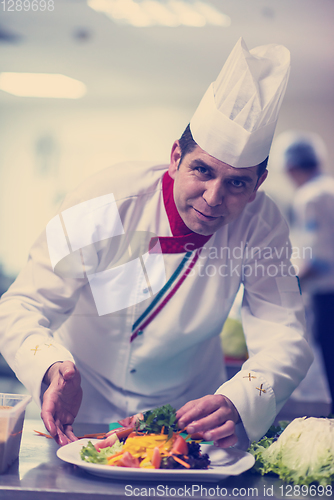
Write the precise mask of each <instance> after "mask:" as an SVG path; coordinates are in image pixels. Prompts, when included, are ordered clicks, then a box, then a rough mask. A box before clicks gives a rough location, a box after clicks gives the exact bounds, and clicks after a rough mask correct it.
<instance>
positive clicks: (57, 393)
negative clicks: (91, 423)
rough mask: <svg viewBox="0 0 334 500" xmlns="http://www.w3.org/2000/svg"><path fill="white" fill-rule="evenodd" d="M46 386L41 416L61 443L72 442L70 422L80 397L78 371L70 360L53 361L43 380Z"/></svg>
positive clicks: (50, 431)
mask: <svg viewBox="0 0 334 500" xmlns="http://www.w3.org/2000/svg"><path fill="white" fill-rule="evenodd" d="M43 381H44V382H45V383H46V384H48V385H49V387H48V389H47V390H46V391H45V393H44V396H43V404H42V412H41V417H42V419H43V422H44V425H45V427H46V429H47V430H48V431H49V433H50V434H51V436H52V437H53V438H54V439H55V440H56V442H57V443H58V444H60V445H61V446H63V445H65V444H68V443H70V442H71V441H75V440H76V439H77V438H76V437H75V435H74V434H73V428H72V424H73V421H74V419H75V417H76V415H77V413H78V411H79V408H80V404H81V400H82V389H81V386H80V382H81V377H80V373H79V371H78V370H77V368H76V367H75V365H74V364H73V363H72V361H64V362H63V363H62V362H57V363H54V364H53V365H52V366H50V368H49V369H48V371H47V372H46V374H45V376H44V380H43Z"/></svg>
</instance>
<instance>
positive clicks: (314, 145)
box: [277, 130, 334, 412]
mask: <svg viewBox="0 0 334 500" xmlns="http://www.w3.org/2000/svg"><path fill="white" fill-rule="evenodd" d="M277 141H278V143H279V148H280V150H281V153H280V156H281V162H282V163H283V168H284V171H285V173H286V175H288V176H289V177H290V179H291V180H292V182H293V183H294V184H295V186H296V188H297V189H296V192H295V196H294V198H293V202H292V221H291V226H292V229H293V241H294V244H295V245H296V251H295V252H294V253H295V254H296V257H297V258H296V262H297V265H298V267H299V268H300V273H299V274H300V283H301V287H302V290H303V293H304V299H305V301H306V303H307V305H308V307H307V312H308V314H307V320H308V321H307V323H308V327H309V330H310V334H311V335H312V341H314V340H315V342H316V344H315V345H314V352H315V362H314V363H313V365H312V367H311V369H310V372H309V375H308V376H307V377H306V379H305V381H304V383H305V384H306V383H307V381H308V382H309V383H308V391H307V392H308V398H310V397H311V396H312V392H313V398H316V401H320V400H324V401H326V400H328V398H329V391H328V389H327V387H326V384H324V385H323V386H322V387H321V381H322V380H323V375H324V371H323V363H322V360H323V361H324V368H325V376H326V375H327V380H328V384H329V389H330V394H331V399H332V412H333V410H334V369H333V356H334V336H333V334H332V330H333V323H334V313H333V311H334V252H333V248H334V179H333V177H331V176H330V175H328V174H325V173H324V167H325V164H326V161H327V149H326V145H325V143H324V141H323V140H322V138H321V137H320V136H319V135H318V134H316V133H314V132H306V131H298V130H289V131H286V132H285V133H283V134H281V135H280V136H279V137H278V139H277ZM317 346H320V348H321V352H322V354H321V355H320V356H321V357H319V356H318V355H317V349H318V348H317ZM321 358H322V359H321ZM311 377H312V379H311ZM305 384H301V387H300V390H302V389H303V386H304V385H305ZM312 389H313V391H312ZM305 392H306V391H305Z"/></svg>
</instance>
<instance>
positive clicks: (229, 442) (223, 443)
mask: <svg viewBox="0 0 334 500" xmlns="http://www.w3.org/2000/svg"><path fill="white" fill-rule="evenodd" d="M237 441H238V438H237V436H236V435H235V434H234V435H233V436H228V437H226V438H223V439H219V440H218V441H215V446H218V447H219V448H229V447H230V446H234V445H235V444H237Z"/></svg>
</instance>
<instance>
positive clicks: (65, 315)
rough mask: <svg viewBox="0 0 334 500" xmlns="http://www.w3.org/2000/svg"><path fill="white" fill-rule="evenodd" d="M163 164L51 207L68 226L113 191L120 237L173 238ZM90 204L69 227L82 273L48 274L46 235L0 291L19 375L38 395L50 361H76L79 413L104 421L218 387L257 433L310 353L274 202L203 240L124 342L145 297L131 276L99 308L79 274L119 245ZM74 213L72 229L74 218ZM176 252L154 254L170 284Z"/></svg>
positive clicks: (114, 175) (106, 180) (97, 184)
mask: <svg viewBox="0 0 334 500" xmlns="http://www.w3.org/2000/svg"><path fill="white" fill-rule="evenodd" d="M166 168H167V167H166V165H162V166H153V165H151V164H148V163H128V164H122V165H118V166H116V167H113V168H109V169H106V170H103V171H101V172H99V173H98V174H96V175H95V176H94V177H92V178H90V179H89V180H87V181H86V182H84V183H83V184H82V185H81V186H79V187H78V188H77V189H76V190H75V191H74V192H73V193H72V194H71V195H69V196H68V197H67V199H66V200H65V202H64V204H63V206H62V207H61V210H60V213H61V215H62V222H61V221H60V222H61V224H62V226H61V227H62V228H64V226H65V228H67V229H68V228H69V225H70V224H69V225H68V226H66V224H67V223H68V218H67V219H66V217H67V214H68V213H70V212H66V210H68V209H70V208H73V207H74V208H75V210H76V207H82V206H84V205H81V204H84V203H86V202H87V201H89V200H97V199H98V200H102V205H103V200H107V199H108V195H110V194H112V195H113V198H114V199H115V202H116V205H117V209H118V213H119V216H120V220H121V224H122V227H123V229H124V233H125V234H130V233H131V232H140V231H142V232H144V233H145V232H146V233H147V232H149V233H152V234H155V235H158V236H172V233H171V229H170V226H169V221H168V218H167V214H166V210H165V207H164V203H163V195H162V175H163V174H164V172H165V171H166ZM105 196H106V198H104V197H105ZM94 203H95V202H94ZM94 203H93V205H89V206H91V207H93V208H92V209H91V213H90V214H88V217H86V218H85V220H84V223H83V227H79V229H78V230H79V233H80V231H81V233H80V234H83V233H82V231H83V232H85V231H86V233H87V234H88V233H89V235H88V236H89V237H88V240H87V241H92V242H93V243H92V244H91V245H90V247H89V248H90V252H89V255H88V257H87V256H85V254H84V252H82V251H81V249H78V250H77V255H78V253H80V252H82V253H81V254H80V257H81V259H82V260H83V261H84V266H85V267H84V274H83V275H82V274H81V271H80V270H79V268H80V265H79V266H78V261H77V260H75V259H74V261H73V263H72V264H70V265H69V266H68V273H71V272H72V277H68V273H66V269H65V271H64V270H61V271H60V272H58V273H57V267H56V268H55V270H56V272H54V271H53V269H52V266H51V263H50V259H51V260H52V259H53V260H54V259H55V255H54V252H53V253H52V251H51V250H52V249H51V250H50V245H49V248H48V244H47V241H46V234H45V233H43V234H42V235H41V236H40V237H39V239H38V240H37V241H36V243H35V244H34V246H33V247H32V249H31V252H30V256H29V261H28V263H27V265H26V267H25V268H24V269H23V270H22V272H21V273H20V275H19V276H18V278H17V280H16V282H15V283H14V284H13V285H12V286H11V288H10V289H9V290H8V292H7V293H6V294H5V295H4V296H3V298H2V301H1V307H0V332H1V333H0V335H1V337H0V349H1V352H2V353H3V355H4V357H5V359H6V360H7V362H8V363H9V364H10V366H11V367H12V368H13V370H14V371H15V373H16V375H17V377H18V378H19V379H20V380H21V381H22V383H23V384H24V385H25V386H26V387H27V389H28V390H29V392H30V393H31V394H32V395H33V396H34V399H35V400H36V401H40V397H41V383H42V380H43V377H44V374H45V372H46V370H47V369H48V368H49V366H50V365H51V364H52V363H54V362H56V361H65V360H73V361H74V362H75V363H76V365H77V367H78V369H79V371H80V373H81V375H82V387H83V393H84V395H83V402H82V405H81V408H80V411H79V414H78V417H77V421H90V422H110V421H113V420H116V419H118V418H121V417H124V416H126V415H131V414H134V413H137V412H138V411H143V410H146V409H148V408H150V407H154V406H158V405H161V404H165V403H167V402H168V403H170V404H172V405H173V406H174V407H176V408H178V407H180V406H181V405H183V404H184V403H186V402H187V401H189V400H191V399H195V398H198V397H202V396H204V395H206V394H212V393H215V392H217V393H219V394H224V395H225V396H227V397H228V398H229V399H230V400H231V401H232V402H233V403H234V405H235V406H236V408H237V410H238V412H239V414H240V417H241V420H242V423H243V426H244V429H245V430H246V433H247V435H248V437H249V439H251V440H255V439H259V438H260V437H261V436H262V435H263V434H264V433H265V432H266V431H267V429H268V427H269V426H270V425H271V423H272V422H273V420H274V418H275V416H276V413H277V412H278V411H279V410H280V408H281V407H282V406H283V404H284V403H285V401H286V400H287V398H288V397H289V395H290V394H291V393H292V391H293V390H294V389H295V387H296V386H297V385H298V384H299V382H300V381H301V380H302V379H303V377H304V376H305V374H306V372H307V370H308V368H309V366H310V364H311V361H312V354H311V352H310V349H309V347H308V345H307V343H306V341H305V339H304V337H303V335H304V313H303V305H302V300H301V296H300V292H299V288H298V284H297V279H296V277H295V276H294V275H293V271H292V268H291V267H290V262H289V253H290V246H289V240H288V229H287V224H286V223H285V221H284V220H283V218H282V216H281V214H280V212H279V211H278V209H277V207H276V205H275V204H274V203H273V202H272V201H271V200H270V199H269V198H268V197H267V196H266V195H265V193H264V192H258V193H257V196H256V199H255V200H254V201H253V202H251V203H249V204H247V206H246V207H245V209H244V211H243V212H242V214H241V215H240V216H239V217H238V219H237V220H235V221H234V222H232V223H231V224H228V225H226V226H224V227H221V228H220V229H219V230H218V231H217V232H216V233H215V234H214V235H213V236H212V237H211V238H210V239H209V241H208V242H207V243H206V244H205V246H204V247H203V248H202V251H201V254H200V257H199V258H198V260H197V262H196V264H195V266H194V268H193V269H192V271H191V272H190V273H189V275H188V276H187V277H186V279H185V280H184V281H183V283H182V285H181V286H180V287H179V289H178V290H177V292H176V293H175V295H174V296H173V297H172V298H171V300H169V302H167V304H166V305H165V307H163V308H162V309H161V311H160V312H159V314H158V315H157V316H156V317H155V319H154V320H153V321H152V322H151V323H150V324H149V325H148V326H147V327H146V328H145V329H144V332H143V334H141V335H139V336H137V337H136V338H135V339H134V340H133V341H132V342H130V338H131V329H132V325H133V324H134V322H135V321H136V319H137V318H138V317H139V316H140V315H141V314H142V313H143V311H144V310H145V309H146V308H147V307H148V305H149V304H150V303H151V302H152V300H153V297H148V298H146V297H147V295H145V293H147V285H146V282H145V281H144V280H143V281H142V282H140V280H139V282H138V283H137V286H136V287H134V288H133V289H131V291H129V293H130V294H131V297H132V299H131V300H132V305H130V306H128V307H127V308H124V309H121V310H118V311H114V312H112V313H106V312H105V311H104V312H103V311H102V313H101V314H99V313H98V311H97V304H96V302H95V300H94V296H93V295H92V294H93V288H92V287H91V283H90V282H89V279H88V278H87V276H88V275H89V273H93V274H94V273H95V275H97V274H98V273H99V271H101V269H102V272H104V271H105V269H106V268H107V267H108V265H109V264H108V261H109V260H112V259H116V260H117V258H116V257H115V253H117V252H115V251H113V244H112V243H113V241H115V239H114V238H109V239H108V238H107V237H106V236H107V235H106V233H105V232H104V227H105V224H106V225H108V224H109V219H108V217H106V216H105V214H108V211H106V212H105V213H104V212H103V207H102V212H101V214H102V215H101V217H100V219H101V220H100V221H99V222H98V223H96V219H94V217H95V215H94V214H93V212H94V210H95V209H96V207H95V205H94ZM85 206H87V204H86V205H85ZM94 207H95V208H94ZM94 213H95V212H94ZM103 213H104V215H103ZM86 215H87V214H86ZM103 217H105V219H104V220H103ZM107 219H108V220H107ZM116 219H117V217H116ZM57 220H58V219H54V221H56V222H57ZM59 220H60V219H59ZM73 220H74V222H73ZM73 220H72V230H73V231H74V230H75V228H76V227H77V226H80V224H81V222H80V218H78V219H75V218H74V219H73ZM92 221H93V222H94V221H95V226H94V223H93V222H92ZM70 222H71V221H70ZM53 223H55V222H52V224H53ZM104 223H105V224H104ZM118 223H119V220H118V221H117V220H116V221H114V224H115V226H116V225H117V224H118ZM57 224H58V222H57ZM59 224H60V223H59ZM58 229H59V228H58ZM86 233H85V234H86ZM58 234H60V233H58ZM110 234H111V233H110ZM113 234H114V233H113ZM67 237H69V230H68V235H67ZM89 238H90V240H89ZM60 239H61V238H59V239H58V240H59V241H60ZM84 240H85V238H83V241H82V245H84V243H87V241H84ZM99 240H101V241H99ZM59 245H60V246H61V244H60V243H59ZM64 245H65V243H64ZM65 246H66V245H65ZM77 246H79V244H78V245H77ZM58 250H59V249H58ZM71 250H73V251H74V250H75V248H72V249H71ZM59 252H60V254H61V250H59ZM145 252H147V247H146V248H143V249H142V253H143V254H144V253H145ZM193 253H194V252H193ZM183 258H184V253H174V254H163V260H164V266H165V273H166V279H167V280H168V279H169V278H170V277H171V275H172V274H173V273H174V271H175V270H176V268H177V267H178V266H179V264H180V262H181V260H182V259H183ZM65 260H66V259H65ZM79 260H80V259H79ZM190 260H191V259H190ZM120 262H121V261H120ZM122 262H123V263H124V260H123V261H122ZM109 267H110V266H109ZM65 268H66V265H65ZM99 276H100V275H99ZM88 277H89V276H88ZM116 282H117V280H116ZM241 283H243V285H244V289H245V292H244V299H243V306H242V318H243V325H244V331H245V336H246V341H247V346H248V351H249V359H248V360H247V361H246V362H245V363H244V365H243V367H242V369H241V371H240V372H239V373H238V374H237V375H236V376H235V377H233V378H232V379H231V380H229V381H227V382H226V381H225V380H226V377H225V370H224V365H223V356H222V352H221V346H220V338H219V334H220V332H221V330H222V327H223V324H224V322H225V320H226V318H227V316H228V313H229V310H230V308H231V305H232V303H233V300H234V298H235V295H236V293H237V291H238V289H239V286H240V284H241ZM109 285H110V284H108V286H109ZM109 290H111V287H110V286H109ZM110 293H112V292H110ZM107 299H108V294H106V300H107ZM100 312H101V311H100Z"/></svg>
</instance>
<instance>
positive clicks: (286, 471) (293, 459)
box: [249, 417, 334, 486]
mask: <svg viewBox="0 0 334 500" xmlns="http://www.w3.org/2000/svg"><path fill="white" fill-rule="evenodd" d="M274 439H275V438H267V437H265V438H264V439H262V440H260V441H259V442H258V443H252V445H251V448H250V449H249V451H250V453H252V454H253V455H254V457H255V460H256V462H255V465H254V468H255V470H256V471H258V472H260V473H261V474H267V473H269V472H273V473H275V474H277V475H278V476H279V477H280V478H281V479H283V480H284V481H286V482H289V483H293V484H300V485H302V484H306V485H308V484H310V483H319V484H321V485H323V486H326V485H328V484H331V482H332V481H333V480H334V420H333V419H329V418H315V417H309V418H306V417H303V418H296V419H295V420H293V421H292V422H291V423H290V424H289V425H288V426H287V427H286V429H285V430H284V431H283V432H282V433H281V435H280V436H279V437H278V439H277V440H276V441H274Z"/></svg>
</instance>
